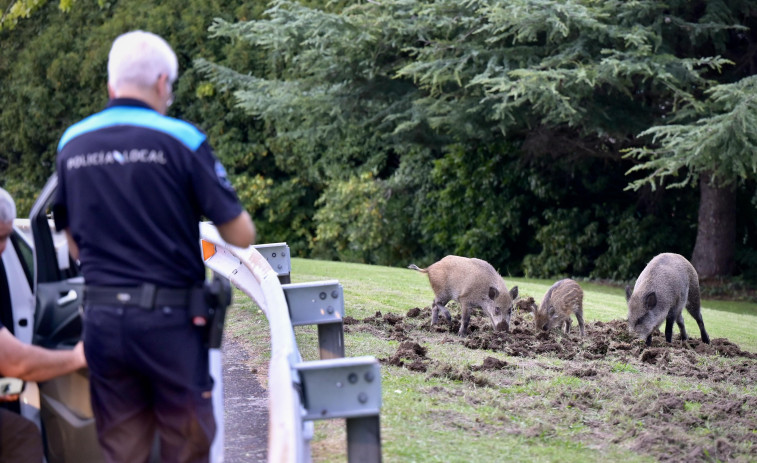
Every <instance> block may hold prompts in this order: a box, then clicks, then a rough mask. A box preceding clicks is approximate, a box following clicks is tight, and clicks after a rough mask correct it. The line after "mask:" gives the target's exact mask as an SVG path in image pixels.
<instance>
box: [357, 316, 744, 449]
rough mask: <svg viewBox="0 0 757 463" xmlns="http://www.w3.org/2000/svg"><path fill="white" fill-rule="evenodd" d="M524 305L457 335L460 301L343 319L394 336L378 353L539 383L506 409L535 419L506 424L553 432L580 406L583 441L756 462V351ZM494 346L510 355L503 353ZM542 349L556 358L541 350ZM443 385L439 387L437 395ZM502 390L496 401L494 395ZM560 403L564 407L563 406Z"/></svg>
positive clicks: (472, 379) (504, 380) (462, 373)
mask: <svg viewBox="0 0 757 463" xmlns="http://www.w3.org/2000/svg"><path fill="white" fill-rule="evenodd" d="M521 305H522V307H521V306H519V309H520V310H516V311H515V312H514V313H513V317H512V320H511V322H510V326H511V330H510V332H509V333H505V332H495V331H494V330H493V329H492V327H491V322H490V321H489V319H488V317H485V316H484V314H482V313H481V312H480V311H477V312H476V313H474V314H473V316H472V317H471V322H470V333H469V334H468V335H467V336H465V337H460V336H458V335H457V331H458V330H459V328H460V315H459V311H452V313H453V314H454V313H455V312H457V315H456V316H453V318H452V320H451V321H449V322H448V321H446V320H443V319H440V322H439V323H438V324H437V325H431V309H430V308H429V307H424V308H422V309H421V308H418V307H414V308H411V309H409V310H408V311H407V314H406V315H405V316H404V317H403V316H402V315H397V314H391V313H388V314H382V313H380V312H377V313H376V314H375V315H374V316H372V317H367V318H365V319H363V320H362V321H360V322H357V323H356V324H350V326H349V330H358V331H365V332H369V333H370V334H371V335H374V336H377V337H382V338H384V339H393V340H398V341H400V342H399V346H398V348H397V352H396V353H395V354H394V355H392V356H391V357H389V358H385V359H379V360H380V361H381V362H382V363H384V364H388V365H394V366H398V367H402V368H407V369H408V370H411V371H417V372H421V373H425V374H426V375H427V378H444V379H448V380H450V381H454V382H463V383H469V384H473V385H475V386H477V387H491V388H494V390H496V388H501V387H508V386H509V385H515V386H516V389H517V388H518V387H522V386H523V385H525V384H529V385H531V386H532V387H537V388H539V389H540V394H536V395H518V394H515V395H514V396H513V397H514V399H513V400H510V401H508V402H506V403H507V405H506V406H505V408H503V415H504V416H511V415H513V414H515V415H517V414H518V413H523V414H524V415H525V416H531V415H530V414H536V415H538V417H539V422H538V423H536V424H534V423H533V422H531V423H529V424H528V425H526V426H519V425H517V424H513V423H512V422H510V420H509V418H508V419H504V421H503V423H504V429H506V430H507V431H506V432H508V433H512V434H519V435H523V436H525V437H534V436H545V435H552V434H557V433H558V431H557V430H558V429H559V428H560V427H561V426H562V424H561V423H562V421H561V420H565V419H568V420H569V419H570V418H569V417H571V416H573V415H572V413H574V412H570V410H576V409H577V410H581V411H586V412H588V413H590V415H587V416H593V417H595V418H591V419H588V418H587V419H585V420H584V421H581V423H582V424H581V425H582V426H584V427H585V428H586V430H587V431H586V433H587V434H586V435H588V436H589V437H584V439H585V441H584V443H586V444H588V445H590V446H598V447H600V448H601V447H602V446H603V445H605V443H608V444H611V443H614V444H620V445H622V446H623V447H625V448H627V449H630V450H632V451H635V452H638V453H642V454H646V455H650V456H652V457H653V458H654V459H656V460H658V461H757V434H755V433H754V431H753V430H754V423H755V418H754V412H755V410H757V397H755V395H754V393H753V391H754V389H753V387H754V384H757V361H756V360H757V355H755V354H754V353H751V352H747V351H744V350H742V349H741V348H740V347H739V346H738V345H736V344H734V343H732V342H730V341H729V340H727V339H724V338H715V339H713V340H712V342H711V344H705V343H703V342H702V341H701V340H700V339H698V338H693V339H688V340H686V341H681V339H680V337H679V336H678V335H677V333H676V336H674V339H673V342H672V343H667V342H666V341H665V337H664V335H663V334H662V333H660V332H659V331H655V332H654V333H652V344H651V346H649V347H647V346H646V345H645V343H644V341H643V340H640V339H637V338H635V337H634V336H633V335H632V334H631V333H630V332H629V331H628V327H627V324H626V322H625V321H624V320H612V321H609V322H592V323H587V324H586V327H585V328H586V329H585V332H586V334H585V336H584V337H581V336H580V335H579V333H578V329H577V327H576V326H573V330H572V331H571V332H570V333H569V334H565V333H562V332H559V331H557V330H553V331H549V332H544V331H540V330H539V331H537V330H535V329H534V325H533V315H532V313H531V312H530V311H528V310H527V309H526V307H525V306H526V304H525V303H524V304H521ZM347 324H349V323H348V322H347V321H346V319H345V325H347ZM574 325H575V323H574ZM347 330H348V328H347V327H346V328H345V331H347ZM424 343H433V344H436V343H439V344H445V343H458V344H460V345H462V346H465V347H466V348H468V349H484V350H487V351H490V352H491V353H492V355H487V356H485V357H484V359H483V361H482V363H481V364H480V365H467V364H463V363H462V362H458V363H455V359H449V358H440V359H436V358H433V356H430V355H429V350H428V349H427V348H426V347H424ZM433 344H431V345H433ZM498 354H499V355H502V356H509V357H514V359H512V360H510V359H508V361H505V360H504V359H502V358H498V357H497V355H498ZM544 356H546V357H553V358H556V359H559V360H560V362H555V363H552V362H551V361H549V360H547V361H545V360H544ZM502 370H507V371H505V372H502ZM523 372H525V374H524V373H523ZM555 373H558V374H559V375H560V376H558V377H555V376H554V375H555ZM628 375H632V376H628ZM637 375H638V376H637ZM563 376H565V377H570V378H573V379H578V382H577V383H576V382H575V381H570V380H565V379H563ZM629 378H634V379H635V378H645V379H643V381H648V384H649V386H648V387H640V388H639V387H638V386H632V384H636V382H635V381H631V382H630V383H629V381H628V379H629ZM667 378H669V379H667ZM681 378H683V382H681ZM542 379H550V380H555V381H556V382H555V383H552V382H550V381H547V382H541V380H542ZM667 381H672V383H671V384H689V385H701V387H700V388H696V389H690V390H682V389H680V386H665V384H666V382H667ZM560 385H569V386H560ZM434 387H437V386H434ZM671 388H672V390H671ZM750 391H751V392H750ZM448 392H449V389H444V388H442V390H441V391H439V392H436V394H439V395H442V394H447V393H448ZM498 397H499V398H498V399H496V400H495V401H494V402H493V403H492V404H490V405H491V406H493V407H495V408H496V407H499V406H500V405H499V403H498V401H499V400H502V399H501V396H498ZM545 405H546V406H547V407H551V408H550V410H552V411H551V414H555V416H554V418H553V419H552V420H551V421H550V419H545V418H544V416H545V415H544V414H543V412H542V410H544V406H545ZM561 410H565V411H566V412H565V413H567V415H564V416H563V415H560V413H561V412H560V411H561ZM600 412H601V414H600ZM550 416H552V415H550ZM561 416H562V418H561ZM600 416H604V418H598V417H600ZM542 420H544V421H542ZM500 429H502V428H500ZM482 432H483V431H482Z"/></svg>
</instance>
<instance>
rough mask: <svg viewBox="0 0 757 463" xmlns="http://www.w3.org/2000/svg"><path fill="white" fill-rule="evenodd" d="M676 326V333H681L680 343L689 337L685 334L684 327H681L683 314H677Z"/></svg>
mask: <svg viewBox="0 0 757 463" xmlns="http://www.w3.org/2000/svg"><path fill="white" fill-rule="evenodd" d="M676 324H677V325H678V331H680V332H681V341H685V340H687V339H689V335H687V334H686V327H685V326H684V325H683V312H681V313H679V314H678V318H676Z"/></svg>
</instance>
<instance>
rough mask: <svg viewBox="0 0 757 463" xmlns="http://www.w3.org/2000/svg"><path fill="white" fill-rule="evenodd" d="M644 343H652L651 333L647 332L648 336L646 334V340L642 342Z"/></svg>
mask: <svg viewBox="0 0 757 463" xmlns="http://www.w3.org/2000/svg"><path fill="white" fill-rule="evenodd" d="M644 344H646V345H647V347H649V346H651V345H652V333H649V336H647V340H646V341H645V342H644Z"/></svg>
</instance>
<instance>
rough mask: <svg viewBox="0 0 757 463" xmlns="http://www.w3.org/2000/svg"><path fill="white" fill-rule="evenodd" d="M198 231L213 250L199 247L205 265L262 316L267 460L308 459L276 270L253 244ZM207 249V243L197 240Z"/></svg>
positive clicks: (295, 354)
mask: <svg viewBox="0 0 757 463" xmlns="http://www.w3.org/2000/svg"><path fill="white" fill-rule="evenodd" d="M200 235H201V237H202V239H203V240H204V241H205V242H208V243H211V244H212V245H213V246H214V249H212V250H210V249H205V248H204V249H203V254H204V258H205V265H206V266H207V267H208V268H210V269H211V270H213V271H215V272H217V273H218V274H220V275H222V276H224V277H226V278H228V279H229V281H231V283H232V284H233V285H234V286H236V287H237V288H239V289H240V290H242V291H243V292H244V293H245V294H247V295H248V296H249V297H250V298H251V299H252V300H253V301H255V303H256V304H257V305H258V307H260V308H261V309H262V310H263V311H264V312H265V314H266V317H267V318H268V323H269V326H270V330H271V361H270V367H269V371H268V403H269V421H268V427H269V429H268V461H271V462H291V463H299V462H303V461H308V460H309V459H310V451H309V446H308V445H305V443H304V437H305V436H303V419H302V417H303V415H304V413H305V410H304V408H303V407H302V405H301V404H300V398H299V393H298V391H297V389H295V385H296V384H298V383H299V378H298V375H297V373H296V370H294V369H293V367H292V366H293V365H296V364H298V363H300V362H301V361H302V358H301V356H300V353H299V351H298V350H297V343H296V341H295V338H294V331H293V329H292V323H291V321H290V319H289V311H288V309H287V303H286V299H285V297H284V291H283V290H282V289H281V284H280V283H279V279H278V274H277V272H275V271H274V270H273V268H271V266H270V264H269V263H268V261H267V260H266V259H265V257H263V256H262V255H261V254H260V253H259V252H258V251H257V250H255V248H253V247H249V248H246V249H242V248H237V247H235V246H232V245H229V244H227V243H226V242H224V241H223V239H222V238H221V236H220V235H219V234H218V230H217V229H216V228H215V227H214V226H213V225H211V224H208V223H201V224H200ZM203 246H205V247H207V246H208V245H206V244H203Z"/></svg>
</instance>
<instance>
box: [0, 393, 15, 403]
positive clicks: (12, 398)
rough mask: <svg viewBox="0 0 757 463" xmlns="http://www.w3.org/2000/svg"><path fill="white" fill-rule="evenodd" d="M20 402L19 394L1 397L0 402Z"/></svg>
mask: <svg viewBox="0 0 757 463" xmlns="http://www.w3.org/2000/svg"><path fill="white" fill-rule="evenodd" d="M17 400H18V394H13V395H0V402H15V401H17Z"/></svg>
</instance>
